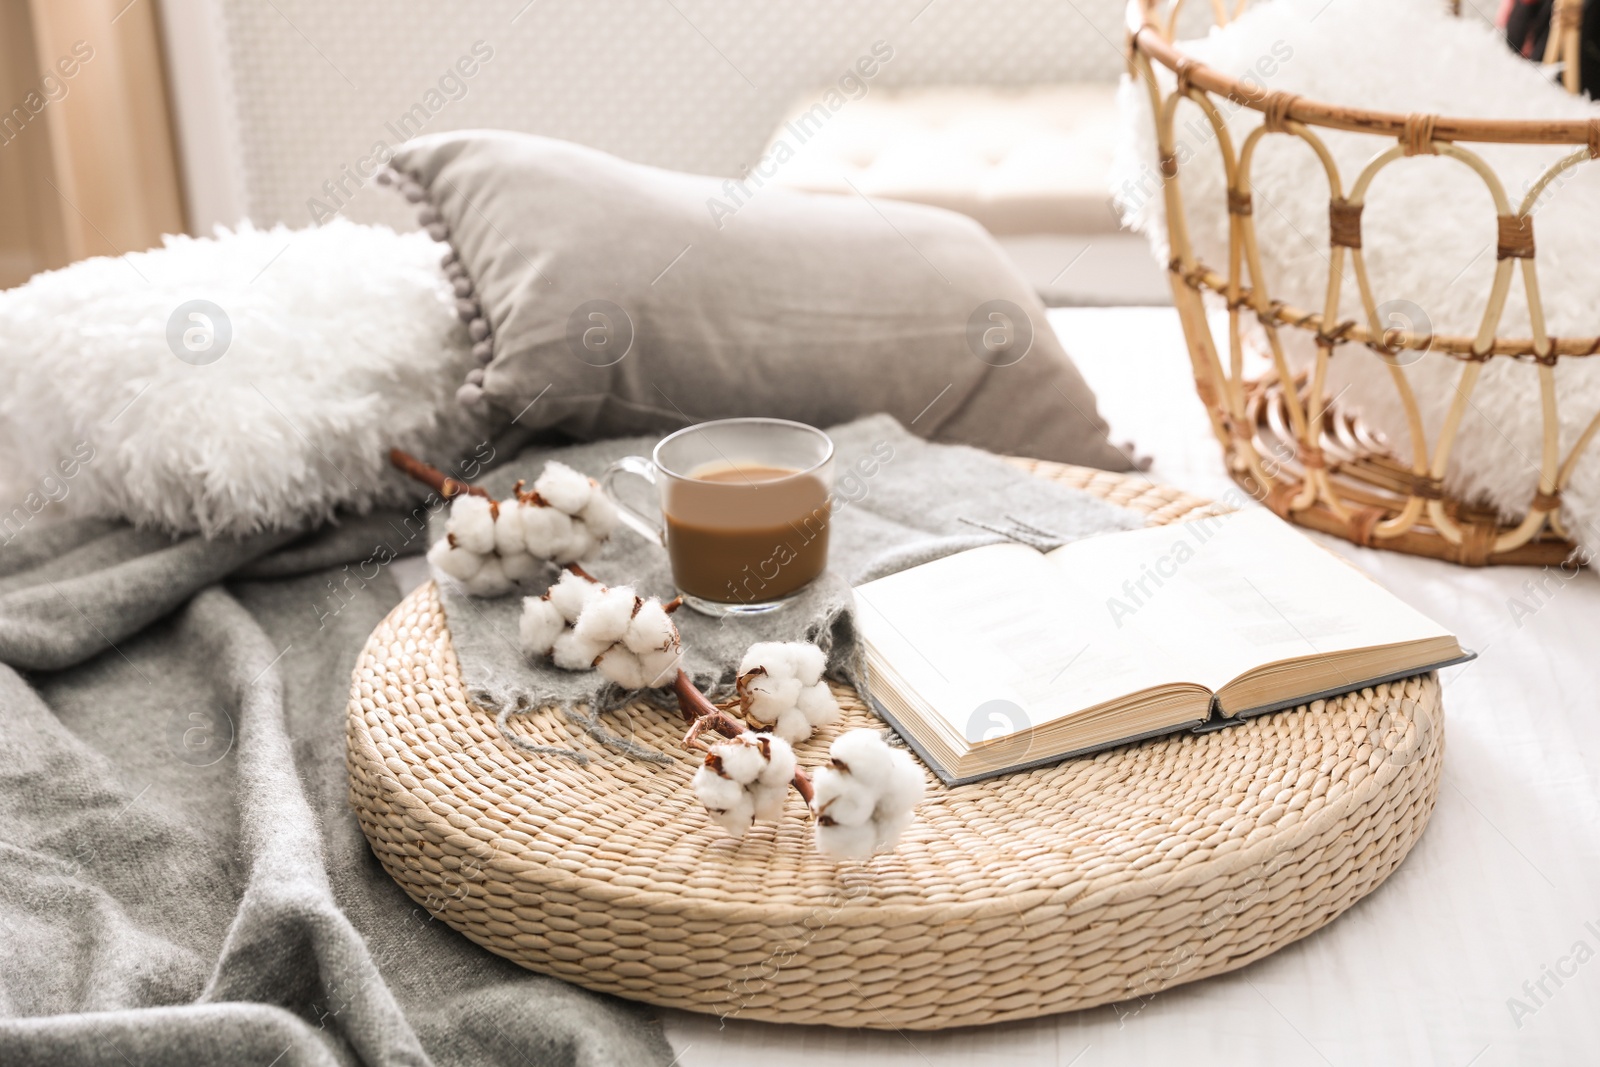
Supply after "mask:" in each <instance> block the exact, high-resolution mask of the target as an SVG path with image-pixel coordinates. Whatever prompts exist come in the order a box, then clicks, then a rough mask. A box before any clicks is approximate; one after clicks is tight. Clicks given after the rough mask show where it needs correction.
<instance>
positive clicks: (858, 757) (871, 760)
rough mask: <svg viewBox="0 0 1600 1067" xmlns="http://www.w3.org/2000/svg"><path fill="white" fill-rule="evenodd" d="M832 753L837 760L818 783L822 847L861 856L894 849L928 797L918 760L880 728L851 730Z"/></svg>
mask: <svg viewBox="0 0 1600 1067" xmlns="http://www.w3.org/2000/svg"><path fill="white" fill-rule="evenodd" d="M828 753H829V755H830V756H832V757H833V758H832V761H831V762H830V764H829V765H828V766H827V767H823V768H821V769H819V770H818V771H817V773H816V778H815V781H814V782H813V793H812V803H811V807H812V811H813V812H815V814H816V816H817V848H818V849H819V850H821V851H823V852H825V853H828V854H830V855H837V856H850V857H855V858H862V857H865V856H869V855H871V854H872V852H873V851H878V850H883V849H889V848H893V847H894V845H895V843H896V842H897V841H898V840H899V838H900V835H901V834H902V833H903V832H905V829H906V828H907V827H908V826H910V825H911V823H912V821H913V819H914V818H915V810H916V806H917V804H918V803H919V802H920V801H921V800H922V797H923V793H924V789H925V783H924V780H923V775H922V771H921V769H920V768H919V767H918V766H917V764H916V761H915V760H913V759H912V758H911V755H910V753H907V752H905V751H902V750H899V749H892V748H890V747H889V746H888V745H887V744H886V743H885V742H884V740H883V736H882V735H881V734H880V733H878V732H877V731H876V730H851V731H849V732H848V733H846V734H843V735H842V736H840V737H839V738H838V739H837V740H835V741H834V742H833V744H832V745H830V746H829V748H828Z"/></svg>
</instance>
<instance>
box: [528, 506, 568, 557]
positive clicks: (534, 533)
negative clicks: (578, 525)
mask: <svg viewBox="0 0 1600 1067" xmlns="http://www.w3.org/2000/svg"><path fill="white" fill-rule="evenodd" d="M517 511H518V513H519V514H520V515H521V518H522V543H523V545H524V547H526V548H527V550H528V551H529V552H530V553H531V554H533V555H535V556H538V557H539V558H540V559H548V560H555V558H556V556H557V554H559V553H560V552H561V550H562V549H564V548H565V547H566V546H567V544H568V543H570V542H571V540H572V517H571V516H569V515H567V514H566V513H564V512H560V511H557V510H556V509H555V508H546V507H539V506H538V505H535V504H529V505H528V506H526V507H520V508H518V509H517ZM557 562H571V561H570V560H561V561H557Z"/></svg>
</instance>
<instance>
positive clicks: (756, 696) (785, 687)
mask: <svg viewBox="0 0 1600 1067" xmlns="http://www.w3.org/2000/svg"><path fill="white" fill-rule="evenodd" d="M745 698H746V703H745V710H746V711H747V712H749V713H750V714H751V715H753V716H754V717H755V719H756V721H758V722H777V721H778V716H780V715H782V714H783V713H784V712H785V711H789V710H791V709H793V708H794V707H795V705H796V704H797V702H798V701H799V700H800V679H798V678H774V677H772V676H771V675H760V674H758V675H756V676H755V677H754V678H751V679H750V680H749V681H748V682H747V683H746V684H745Z"/></svg>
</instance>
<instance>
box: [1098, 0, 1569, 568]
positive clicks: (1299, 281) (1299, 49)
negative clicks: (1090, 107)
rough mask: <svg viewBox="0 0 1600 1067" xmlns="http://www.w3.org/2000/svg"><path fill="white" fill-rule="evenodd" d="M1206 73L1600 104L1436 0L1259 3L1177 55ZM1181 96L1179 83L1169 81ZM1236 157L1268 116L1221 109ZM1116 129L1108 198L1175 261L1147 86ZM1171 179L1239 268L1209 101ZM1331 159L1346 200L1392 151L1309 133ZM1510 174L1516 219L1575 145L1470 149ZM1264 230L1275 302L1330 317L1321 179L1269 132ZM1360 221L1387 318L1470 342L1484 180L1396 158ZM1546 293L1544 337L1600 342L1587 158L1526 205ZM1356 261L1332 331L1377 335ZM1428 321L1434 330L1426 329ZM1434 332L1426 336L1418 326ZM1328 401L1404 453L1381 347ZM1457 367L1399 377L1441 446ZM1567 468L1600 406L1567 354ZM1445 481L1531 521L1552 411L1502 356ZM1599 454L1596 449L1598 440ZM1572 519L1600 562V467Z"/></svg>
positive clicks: (1561, 386)
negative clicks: (1416, 313)
mask: <svg viewBox="0 0 1600 1067" xmlns="http://www.w3.org/2000/svg"><path fill="white" fill-rule="evenodd" d="M1181 47H1182V48H1183V49H1184V50H1185V51H1186V52H1188V53H1189V54H1190V55H1192V56H1194V57H1195V58H1196V59H1198V60H1200V61H1201V62H1203V63H1205V64H1207V65H1209V66H1211V67H1213V68H1215V69H1217V70H1220V71H1222V72H1225V73H1227V74H1231V75H1233V76H1236V77H1246V72H1247V71H1248V72H1249V75H1248V78H1249V79H1250V80H1252V81H1253V82H1254V83H1255V84H1257V85H1261V86H1263V87H1264V88H1267V89H1282V90H1286V91H1288V92H1292V93H1298V94H1300V95H1302V96H1307V97H1310V98H1313V99H1316V100H1320V101H1324V102H1329V103H1338V104H1345V105H1349V106H1354V107H1365V108H1373V109H1381V110H1385V111H1394V112H1401V113H1409V112H1424V113H1430V114H1435V115H1451V116H1463V117H1477V118H1592V117H1597V116H1600V108H1597V107H1596V106H1595V105H1593V104H1591V103H1590V102H1589V101H1587V100H1586V99H1582V98H1577V97H1573V96H1569V95H1568V94H1566V93H1565V92H1563V91H1562V90H1561V89H1560V88H1559V87H1558V86H1555V85H1552V84H1551V83H1550V82H1549V81H1548V80H1547V79H1546V78H1545V76H1544V75H1543V74H1541V73H1540V72H1539V71H1538V69H1537V68H1536V67H1534V66H1533V65H1532V64H1529V63H1527V62H1525V61H1523V60H1521V59H1518V58H1517V57H1515V56H1514V55H1512V54H1511V52H1510V51H1509V50H1508V49H1507V48H1506V46H1505V44H1504V42H1503V41H1502V40H1501V39H1500V38H1499V36H1498V35H1497V34H1496V33H1495V31H1493V30H1492V29H1490V28H1489V27H1487V26H1485V25H1483V24H1482V23H1481V22H1479V21H1477V20H1476V19H1474V18H1472V17H1470V16H1469V17H1464V18H1452V17H1450V16H1449V15H1448V14H1446V13H1445V12H1444V5H1443V4H1441V3H1439V2H1437V0H1336V2H1335V3H1332V4H1329V3H1327V2H1326V0H1274V2H1272V3H1264V4H1259V5H1252V6H1251V7H1250V9H1249V10H1248V12H1247V13H1246V14H1245V15H1244V16H1243V17H1241V18H1240V19H1239V20H1238V21H1236V22H1235V23H1233V24H1232V25H1230V26H1228V27H1226V28H1224V29H1221V30H1216V31H1213V32H1212V34H1211V35H1210V36H1209V37H1207V38H1206V39H1204V40H1199V41H1191V42H1186V43H1184V44H1183V45H1182V46H1181ZM1157 72H1158V74H1159V75H1163V76H1164V87H1165V90H1166V91H1170V90H1171V88H1172V84H1173V79H1172V77H1171V75H1170V72H1168V71H1166V70H1165V69H1164V68H1161V67H1159V66H1158V67H1157ZM1214 99H1217V102H1218V104H1219V106H1220V108H1221V110H1222V112H1223V114H1224V115H1225V116H1227V125H1228V128H1229V132H1230V134H1231V136H1232V138H1233V142H1234V145H1235V148H1236V149H1237V147H1238V145H1239V144H1240V143H1241V142H1242V141H1243V139H1244V137H1245V135H1246V134H1247V133H1248V132H1249V131H1250V130H1251V129H1254V128H1255V127H1256V126H1257V125H1259V124H1260V122H1261V114H1260V113H1259V112H1257V111H1254V110H1251V109H1248V108H1243V107H1237V106H1235V105H1233V104H1231V103H1230V102H1229V101H1227V100H1223V99H1220V98H1214ZM1120 104H1121V109H1122V112H1123V118H1124V136H1123V143H1122V144H1121V146H1120V150H1119V152H1118V159H1117V165H1116V175H1115V178H1114V180H1113V191H1114V193H1115V195H1116V196H1117V198H1118V200H1119V202H1120V204H1121V206H1122V209H1123V212H1124V219H1125V221H1126V222H1127V223H1128V224H1130V225H1132V226H1134V227H1135V228H1137V229H1140V230H1142V231H1143V232H1145V233H1146V234H1148V235H1149V236H1150V238H1151V243H1152V246H1153V248H1154V249H1155V252H1156V254H1157V256H1158V257H1159V258H1160V260H1161V262H1163V263H1165V262H1166V261H1167V244H1166V232H1165V217H1164V215H1165V212H1164V205H1163V203H1162V199H1161V195H1160V191H1159V184H1158V181H1157V180H1156V176H1157V170H1156V148H1155V137H1154V126H1153V123H1152V122H1151V118H1150V114H1149V110H1150V109H1149V102H1148V96H1147V95H1146V91H1145V89H1144V87H1143V86H1142V85H1135V84H1132V83H1130V82H1128V81H1127V80H1125V81H1124V84H1123V86H1122V90H1121V94H1120ZM1176 127H1177V131H1176V132H1177V139H1178V142H1179V145H1178V151H1177V155H1178V157H1179V174H1180V182H1181V187H1182V190H1183V196H1184V205H1185V208H1186V211H1187V215H1188V218H1189V224H1190V232H1191V234H1192V235H1193V241H1194V245H1195V249H1196V252H1197V254H1198V255H1199V257H1200V259H1201V261H1202V262H1204V263H1205V264H1206V265H1208V266H1210V267H1212V268H1213V269H1217V270H1219V271H1221V270H1226V268H1227V263H1228V259H1227V235H1228V216H1227V206H1226V205H1227V201H1226V193H1225V189H1226V184H1225V180H1224V174H1223V168H1222V164H1221V159H1220V153H1219V149H1218V144H1217V141H1216V139H1215V138H1214V137H1213V136H1212V135H1211V133H1210V127H1209V125H1208V124H1207V123H1206V122H1205V120H1204V118H1203V117H1202V116H1201V112H1200V110H1199V108H1198V107H1196V106H1193V105H1190V104H1184V105H1182V106H1180V108H1179V110H1178V116H1177V120H1176ZM1315 132H1316V134H1317V135H1318V136H1319V137H1321V138H1322V140H1323V141H1324V142H1325V143H1326V145H1327V147H1328V149H1329V151H1330V152H1331V153H1332V154H1333V156H1334V158H1335V160H1336V161H1337V163H1338V167H1339V171H1340V174H1341V177H1342V179H1343V181H1344V191H1345V192H1346V193H1348V192H1349V190H1350V186H1351V184H1352V183H1353V182H1354V181H1355V179H1356V177H1357V175H1359V173H1360V172H1361V170H1362V168H1363V167H1364V166H1365V165H1366V163H1367V161H1368V160H1369V159H1371V158H1372V156H1374V155H1376V154H1377V153H1378V152H1379V151H1381V150H1382V149H1384V148H1387V147H1389V145H1390V144H1392V143H1393V142H1391V141H1388V140H1386V139H1384V138H1380V137H1375V136H1372V135H1366V134H1354V133H1344V132H1341V131H1330V130H1323V129H1317V130H1316V131H1315ZM1462 147H1464V148H1467V149H1469V150H1471V151H1473V152H1477V153H1478V154H1479V155H1481V156H1482V157H1483V159H1484V160H1485V161H1486V162H1487V163H1488V164H1489V166H1490V167H1491V168H1492V169H1493V170H1494V171H1495V172H1496V173H1497V174H1498V175H1499V177H1500V180H1501V182H1502V183H1503V184H1504V186H1505V189H1506V193H1507V195H1508V197H1509V198H1510V200H1511V204H1512V208H1513V210H1516V209H1517V207H1518V206H1519V204H1520V202H1521V200H1522V198H1523V196H1524V195H1525V194H1526V193H1527V191H1528V190H1529V188H1530V187H1531V185H1532V183H1533V181H1534V180H1535V179H1536V177H1537V176H1538V175H1539V174H1540V173H1541V172H1542V171H1543V170H1544V168H1545V167H1547V166H1548V165H1549V164H1550V163H1551V162H1553V161H1555V160H1556V159H1559V158H1561V157H1562V156H1565V155H1567V154H1569V153H1570V152H1571V151H1573V149H1574V148H1575V147H1576V146H1504V145H1490V144H1483V145H1479V144H1466V145H1463V146H1462ZM1252 185H1253V187H1254V194H1253V195H1254V201H1255V210H1254V215H1253V218H1254V220H1255V225H1256V232H1257V235H1258V240H1259V243H1260V248H1261V253H1262V259H1263V267H1264V272H1265V274H1266V281H1267V283H1268V287H1269V292H1270V293H1271V295H1272V296H1273V297H1274V298H1276V299H1281V300H1284V301H1287V302H1288V303H1291V304H1294V305H1296V306H1298V307H1302V308H1311V309H1318V310H1320V309H1321V307H1322V304H1323V301H1324V299H1325V289H1326V283H1327V273H1328V265H1329V260H1328V182H1327V180H1326V178H1325V177H1324V172H1323V169H1322V166H1321V165H1320V163H1319V162H1318V161H1317V159H1316V157H1315V155H1314V154H1313V152H1312V150H1311V149H1310V147H1309V146H1307V145H1306V144H1305V143H1304V142H1302V141H1300V140H1299V139H1298V138H1293V137H1290V136H1284V135H1269V136H1268V137H1266V138H1265V140H1264V142H1263V144H1262V145H1261V146H1260V147H1259V148H1258V149H1257V153H1256V161H1255V163H1254V165H1253V167H1252ZM1366 203H1367V207H1366V209H1365V212H1364V215H1363V218H1362V243H1363V246H1364V252H1365V257H1366V262H1367V265H1368V270H1369V273H1370V276H1371V279H1372V286H1373V294H1374V297H1375V299H1376V301H1377V302H1378V303H1379V304H1383V303H1385V302H1386V301H1409V302H1411V303H1412V304H1415V305H1417V306H1418V307H1419V308H1421V309H1422V311H1423V313H1424V314H1425V315H1426V317H1427V319H1428V320H1430V321H1431V325H1432V329H1433V331H1434V332H1436V333H1441V334H1443V333H1449V334H1467V335H1470V334H1473V333H1476V332H1477V329H1478V326H1479V321H1480V319H1481V317H1482V315H1483V310H1484V306H1485V304H1486V302H1487V297H1488V293H1489V289H1490V283H1491V279H1492V275H1493V273H1494V268H1495V234H1496V231H1495V209H1494V205H1493V202H1492V201H1491V199H1490V196H1489V193H1488V191H1487V189H1486V188H1485V186H1484V184H1483V182H1482V180H1481V179H1480V178H1478V177H1477V176H1476V175H1475V174H1473V173H1472V172H1471V171H1469V170H1468V168H1467V167H1466V166H1464V165H1463V164H1461V163H1460V162H1457V161H1455V160H1450V159H1445V158H1443V157H1436V156H1417V157H1413V158H1410V159H1402V160H1399V161H1397V162H1395V163H1392V164H1390V165H1389V166H1388V167H1387V168H1385V170H1383V171H1382V172H1381V173H1380V174H1379V175H1378V177H1377V179H1376V180H1375V182H1374V183H1373V186H1372V188H1371V189H1370V190H1369V192H1368V194H1367V197H1366ZM1534 235H1535V239H1536V243H1537V260H1536V262H1537V265H1538V272H1539V281H1540V284H1541V286H1542V289H1543V297H1544V307H1545V311H1546V316H1547V322H1548V329H1549V332H1550V334H1551V335H1552V336H1563V335H1565V336H1581V335H1586V336H1594V335H1597V334H1600V304H1597V301H1596V293H1600V166H1597V165H1596V164H1592V163H1584V164H1580V165H1579V166H1578V167H1577V168H1575V169H1573V170H1569V171H1567V172H1566V174H1565V175H1564V176H1563V177H1562V178H1559V179H1557V181H1556V182H1555V184H1554V186H1553V187H1552V190H1551V191H1547V193H1546V195H1545V196H1544V198H1543V200H1542V202H1541V203H1540V204H1539V205H1538V206H1537V207H1536V208H1535V209H1534ZM1349 263H1350V260H1349V257H1346V258H1345V281H1344V283H1343V287H1342V294H1341V299H1342V301H1343V306H1342V308H1341V311H1340V316H1339V318H1340V319H1341V320H1343V319H1357V320H1359V321H1365V319H1364V316H1363V313H1362V311H1361V307H1360V303H1359V290H1358V289H1357V287H1356V282H1355V274H1354V271H1353V270H1352V269H1351V268H1350V266H1349ZM1416 325H1419V326H1422V325H1423V324H1421V323H1419V324H1416ZM1424 328H1425V327H1424ZM1498 332H1499V333H1500V334H1501V335H1502V336H1520V337H1527V336H1530V327H1529V322H1528V307H1527V301H1526V299H1525V296H1524V292H1523V283H1522V278H1521V271H1520V269H1519V270H1518V271H1517V272H1516V274H1514V275H1513V279H1512V286H1511V297H1510V300H1509V302H1508V305H1507V308H1506V312H1505V314H1504V316H1503V318H1502V319H1501V323H1500V327H1499V331H1498ZM1280 334H1281V336H1283V338H1284V339H1285V341H1286V342H1287V343H1288V344H1289V346H1290V354H1291V358H1292V359H1294V360H1295V361H1296V362H1297V363H1298V364H1299V365H1302V366H1303V365H1305V364H1307V363H1309V362H1310V359H1311V357H1312V355H1313V353H1314V348H1313V346H1312V343H1311V341H1310V337H1309V335H1308V334H1307V333H1305V332H1304V331H1300V330H1295V329H1283V330H1281V331H1280ZM1336 353H1337V354H1336V355H1335V356H1334V358H1333V361H1332V364H1331V368H1330V377H1329V382H1330V384H1329V392H1330V394H1333V395H1337V396H1338V397H1339V401H1338V403H1339V405H1340V407H1341V408H1344V409H1353V410H1356V411H1359V412H1360V413H1361V414H1362V415H1363V416H1364V417H1365V419H1366V421H1368V422H1369V423H1370V424H1372V425H1373V426H1375V427H1376V428H1378V429H1379V430H1381V431H1383V432H1384V433H1385V434H1386V435H1387V436H1388V438H1389V440H1390V442H1391V444H1392V445H1393V446H1394V447H1395V449H1396V451H1397V452H1398V453H1399V454H1400V455H1401V456H1403V457H1404V458H1406V459H1408V460H1409V459H1410V458H1411V445H1410V437H1409V435H1408V433H1407V431H1406V422H1405V418H1404V415H1403V411H1402V408H1401V405H1400V400H1399V398H1398V396H1397V394H1396V392H1395V389H1394V387H1393V384H1392V383H1391V382H1390V380H1389V375H1388V373H1387V372H1386V371H1383V370H1382V368H1381V366H1380V361H1379V360H1378V358H1377V357H1376V356H1375V355H1373V354H1372V353H1370V352H1368V351H1366V350H1365V349H1364V348H1360V347H1358V346H1352V345H1347V346H1344V347H1342V348H1339V349H1337V350H1336ZM1462 366H1463V365H1462V364H1461V363H1460V362H1458V361H1456V360H1454V359H1451V358H1449V357H1446V356H1443V355H1440V354H1436V353H1430V354H1428V355H1425V356H1423V357H1422V358H1421V360H1420V361H1419V362H1417V363H1416V364H1415V365H1413V366H1411V367H1410V368H1409V369H1408V370H1407V372H1406V373H1407V374H1408V375H1409V377H1410V381H1411V384H1412V387H1413V389H1414V390H1415V391H1416V394H1417V398H1418V401H1419V403H1420V404H1421V405H1422V408H1423V414H1424V422H1425V424H1426V427H1427V431H1428V438H1429V442H1430V447H1431V443H1432V442H1433V441H1436V440H1437V433H1438V429H1439V425H1440V423H1441V422H1442V421H1443V418H1444V414H1445V411H1446V409H1447V408H1448V406H1449V404H1450V401H1451V400H1452V399H1453V397H1454V396H1455V382H1456V379H1457V378H1458V377H1459V375H1460V373H1461V369H1462ZM1557 381H1558V395H1559V397H1560V407H1561V413H1562V424H1561V449H1562V454H1563V456H1564V455H1566V453H1567V451H1568V450H1569V449H1570V448H1571V447H1572V445H1573V444H1574V442H1575V441H1576V439H1577V437H1578V435H1579V434H1580V433H1581V432H1582V431H1583V428H1584V426H1585V425H1587V423H1588V420H1589V419H1590V418H1591V417H1593V415H1594V414H1595V412H1596V411H1597V410H1600V359H1596V358H1588V359H1564V360H1563V361H1562V363H1561V366H1560V367H1559V368H1558V371H1557ZM1471 399H1472V403H1471V405H1470V406H1469V407H1468V408H1467V413H1466V418H1465V419H1464V421H1463V423H1462V428H1461V435H1460V439H1459V440H1458V442H1457V444H1456V446H1455V449H1454V451H1453V454H1452V457H1451V462H1450V466H1449V470H1448V471H1447V474H1446V478H1445V484H1446V487H1447V489H1448V490H1449V491H1450V492H1452V493H1453V494H1455V495H1458V496H1460V497H1463V498H1467V499H1474V500H1481V501H1484V502H1487V503H1489V504H1491V505H1492V506H1494V507H1496V508H1497V509H1499V511H1500V512H1501V513H1502V515H1504V516H1505V517H1506V518H1513V517H1519V516H1521V515H1522V514H1523V513H1525V511H1526V509H1527V505H1528V502H1529V500H1530V498H1531V497H1532V495H1533V492H1534V489H1535V487H1536V483H1537V480H1538V468H1537V463H1538V459H1539V454H1540V445H1539V432H1540V426H1541V422H1540V409H1539V393H1538V381H1537V376H1536V368H1535V367H1533V366H1531V365H1529V364H1526V363H1516V362H1513V361H1511V360H1509V359H1495V360H1493V361H1491V362H1490V364H1489V366H1488V367H1487V368H1486V369H1485V371H1484V373H1483V376H1482V378H1481V379H1480V381H1479V383H1478V386H1477V388H1476V390H1475V391H1474V392H1473V394H1472V398H1471ZM1589 451H1590V453H1594V452H1595V451H1596V450H1595V449H1594V448H1593V447H1592V446H1591V448H1590V450H1589ZM1563 517H1564V518H1565V519H1566V521H1567V522H1568V524H1569V526H1570V527H1571V528H1572V529H1573V530H1574V531H1575V534H1576V536H1577V537H1578V539H1579V540H1580V542H1582V543H1583V544H1585V546H1586V547H1588V548H1590V549H1596V548H1600V527H1596V526H1595V522H1596V520H1597V519H1600V455H1595V454H1590V455H1588V456H1587V457H1586V458H1585V459H1584V460H1582V461H1581V462H1580V463H1579V465H1578V466H1577V469H1576V471H1575V473H1574V476H1573V479H1572V482H1571V483H1570V485H1569V487H1568V489H1567V492H1566V495H1565V497H1564V503H1563Z"/></svg>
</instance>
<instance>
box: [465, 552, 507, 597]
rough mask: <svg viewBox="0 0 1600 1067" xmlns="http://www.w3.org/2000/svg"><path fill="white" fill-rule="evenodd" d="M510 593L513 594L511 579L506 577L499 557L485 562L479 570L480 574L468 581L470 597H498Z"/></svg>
mask: <svg viewBox="0 0 1600 1067" xmlns="http://www.w3.org/2000/svg"><path fill="white" fill-rule="evenodd" d="M509 592H511V579H510V578H507V577H506V572H505V568H504V567H502V566H501V565H500V557H499V556H490V557H489V558H488V559H486V560H484V561H483V566H481V567H479V568H478V573H477V574H474V575H473V576H472V577H471V578H468V579H467V593H468V594H469V595H470V596H481V597H496V596H505V595H506V594H507V593H509Z"/></svg>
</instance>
